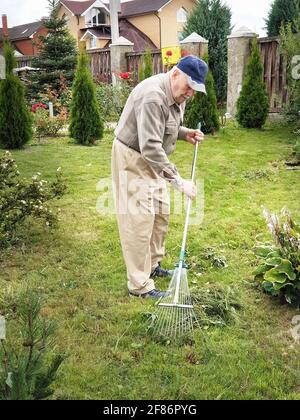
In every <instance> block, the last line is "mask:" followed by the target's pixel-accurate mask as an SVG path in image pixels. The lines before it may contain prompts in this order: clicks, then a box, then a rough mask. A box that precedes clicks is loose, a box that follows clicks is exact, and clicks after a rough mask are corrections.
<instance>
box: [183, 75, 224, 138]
mask: <svg viewBox="0 0 300 420" xmlns="http://www.w3.org/2000/svg"><path fill="white" fill-rule="evenodd" d="M205 86H206V92H207V95H205V94H203V93H201V92H197V93H196V94H195V95H194V97H193V98H192V99H191V100H190V101H189V102H188V103H187V106H186V110H185V126H186V127H190V128H195V129H196V128H197V126H198V124H199V122H201V124H202V128H201V130H202V131H203V133H205V134H214V133H215V132H216V131H217V130H219V128H220V123H219V116H218V109H217V98H216V91H215V84H214V78H213V75H212V72H211V71H209V72H208V75H207V77H206V82H205Z"/></svg>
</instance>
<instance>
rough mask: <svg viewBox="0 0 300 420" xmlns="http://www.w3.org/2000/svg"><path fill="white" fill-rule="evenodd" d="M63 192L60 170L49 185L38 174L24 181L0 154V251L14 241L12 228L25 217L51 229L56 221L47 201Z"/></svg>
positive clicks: (7, 156) (14, 230)
mask: <svg viewBox="0 0 300 420" xmlns="http://www.w3.org/2000/svg"><path fill="white" fill-rule="evenodd" d="M65 190H66V185H65V182H64V179H63V177H62V173H61V170H60V169H58V170H57V173H56V179H55V180H54V181H52V182H51V183H48V182H47V181H44V180H43V179H41V174H40V173H37V174H36V175H34V176H33V177H32V179H31V180H26V179H22V178H21V176H20V173H19V171H18V167H17V165H16V163H15V161H14V160H13V159H12V156H11V154H10V153H9V152H6V153H4V154H2V155H0V248H3V247H5V246H7V245H8V244H10V243H14V242H15V241H16V240H17V238H16V229H17V227H18V226H19V225H21V224H22V223H23V222H24V220H25V219H26V218H27V217H28V216H32V217H34V218H37V219H44V220H45V224H46V225H47V226H48V227H52V226H55V225H56V223H57V221H58V218H57V215H56V214H54V213H53V212H52V210H51V209H50V208H49V207H48V202H49V201H51V200H53V199H54V198H57V199H59V198H60V197H62V196H63V194H64V192H65Z"/></svg>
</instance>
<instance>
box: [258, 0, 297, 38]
mask: <svg viewBox="0 0 300 420" xmlns="http://www.w3.org/2000/svg"><path fill="white" fill-rule="evenodd" d="M299 14H300V0H274V1H273V3H272V5H271V9H270V11H269V15H268V18H267V19H266V24H267V32H268V36H278V35H279V34H280V28H281V25H284V26H286V24H287V23H291V24H292V30H293V32H296V27H295V26H294V19H295V18H297V17H298V16H299Z"/></svg>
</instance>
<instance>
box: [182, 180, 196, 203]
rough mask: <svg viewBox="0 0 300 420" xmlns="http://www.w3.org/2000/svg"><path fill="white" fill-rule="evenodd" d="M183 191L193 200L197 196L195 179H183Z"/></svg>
mask: <svg viewBox="0 0 300 420" xmlns="http://www.w3.org/2000/svg"><path fill="white" fill-rule="evenodd" d="M181 191H182V192H183V193H184V194H185V195H187V196H188V197H189V198H191V199H192V200H194V199H195V198H196V195H197V188H196V185H195V184H194V183H193V181H189V180H186V179H183V180H182V185H181Z"/></svg>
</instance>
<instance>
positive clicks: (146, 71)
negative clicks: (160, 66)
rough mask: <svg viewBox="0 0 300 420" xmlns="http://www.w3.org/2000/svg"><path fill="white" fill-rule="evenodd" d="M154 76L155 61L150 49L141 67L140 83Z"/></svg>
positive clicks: (144, 56)
mask: <svg viewBox="0 0 300 420" xmlns="http://www.w3.org/2000/svg"><path fill="white" fill-rule="evenodd" d="M152 75H153V59H152V53H151V50H150V49H148V50H147V51H146V53H145V54H144V55H143V61H142V63H141V64H140V66H139V82H142V81H143V80H145V79H148V78H149V77H151V76H152Z"/></svg>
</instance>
